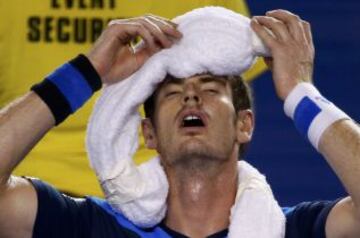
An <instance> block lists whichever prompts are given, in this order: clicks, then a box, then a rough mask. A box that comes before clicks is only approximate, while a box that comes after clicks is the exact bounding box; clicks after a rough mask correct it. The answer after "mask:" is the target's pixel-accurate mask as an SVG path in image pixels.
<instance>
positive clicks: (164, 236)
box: [30, 179, 337, 238]
mask: <svg viewBox="0 0 360 238" xmlns="http://www.w3.org/2000/svg"><path fill="white" fill-rule="evenodd" d="M30 181H31V182H32V184H33V185H34V187H35V189H36V192H37V195H38V212H37V215H36V220H35V225H34V230H33V238H45V237H46V238H60V237H62V238H65V237H66V238H75V237H76V238H82V237H83V238H140V237H142V238H170V237H175V238H180V237H181V238H183V237H186V236H185V235H183V234H180V233H178V232H176V231H173V230H171V229H170V228H168V227H166V226H165V224H163V223H160V224H159V225H157V226H154V227H152V228H147V229H142V228H139V227H136V226H135V225H134V224H132V223H131V222H130V221H129V220H127V219H126V218H125V217H124V216H122V215H121V214H119V213H117V212H115V211H114V210H113V209H112V208H111V207H110V205H109V204H107V203H106V201H104V200H102V199H99V198H95V197H87V198H73V197H69V196H66V195H64V194H61V193H60V192H59V191H57V190H56V189H54V188H53V187H51V186H50V185H48V184H46V183H44V182H42V181H40V180H37V179H31V180H30ZM336 202H337V201H315V202H303V203H300V204H298V205H296V206H294V207H289V208H283V212H284V214H285V216H286V238H312V237H313V238H315V237H316V238H325V223H326V219H327V216H328V214H329V212H330V210H331V208H332V207H333V206H334V205H335V204H336ZM227 232H228V231H227V230H223V231H219V232H217V233H216V234H213V235H211V236H208V238H224V237H226V236H227Z"/></svg>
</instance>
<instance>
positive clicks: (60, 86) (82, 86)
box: [31, 55, 101, 125]
mask: <svg viewBox="0 0 360 238" xmlns="http://www.w3.org/2000/svg"><path fill="white" fill-rule="evenodd" d="M100 88H101V79H100V76H99V75H98V73H97V72H96V70H95V69H94V67H93V66H92V64H91V62H90V61H89V60H88V58H87V57H86V56H84V55H79V56H77V57H76V58H74V59H73V60H71V61H70V62H69V63H66V64H64V65H62V66H61V67H59V68H58V69H56V70H55V71H54V72H53V73H51V74H50V75H48V76H47V77H46V78H45V80H43V81H42V82H41V83H39V84H36V85H34V86H33V87H31V90H32V91H34V92H35V93H36V94H38V95H39V97H40V98H41V99H42V100H43V101H44V102H45V103H46V104H47V106H48V107H49V108H50V110H51V112H52V114H53V115H54V118H55V124H56V125H58V124H60V123H61V122H62V121H64V120H65V119H66V118H67V117H68V116H69V115H70V114H72V113H74V112H75V111H76V110H77V109H79V108H80V107H81V106H82V105H83V104H84V103H85V102H86V101H87V100H88V99H89V98H90V97H91V96H92V94H93V93H94V92H96V91H97V90H99V89H100Z"/></svg>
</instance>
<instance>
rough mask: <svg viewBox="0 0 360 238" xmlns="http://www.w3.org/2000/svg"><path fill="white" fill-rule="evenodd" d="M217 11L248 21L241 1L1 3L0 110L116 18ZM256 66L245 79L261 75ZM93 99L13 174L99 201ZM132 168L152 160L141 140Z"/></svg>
mask: <svg viewBox="0 0 360 238" xmlns="http://www.w3.org/2000/svg"><path fill="white" fill-rule="evenodd" d="M208 5H217V6H224V7H227V8H230V9H233V10H235V11H237V12H239V13H242V14H244V15H248V10H247V7H246V4H245V2H244V1H243V0H221V1H220V0H204V1H201V0H192V1H186V0H185V1H184V0H176V1H175V0H170V1H169V0H161V1H160V0H159V1H155V0H154V1H151V0H136V1H134V0H31V1H24V0H12V1H1V2H0V16H1V21H0V52H1V57H0V107H3V106H5V105H6V104H7V103H9V102H10V101H12V100H14V99H15V98H16V97H18V96H21V95H23V94H24V93H26V92H27V91H28V90H29V88H30V87H31V86H32V85H33V84H35V83H36V82H39V81H40V80H42V79H43V78H44V77H45V76H46V75H47V74H48V73H50V72H52V71H53V70H54V69H55V68H56V67H58V66H59V65H61V64H63V63H64V62H66V61H67V60H69V59H71V58H73V57H74V56H76V55H77V54H79V53H86V52H87V51H88V50H89V48H90V47H91V45H92V43H93V42H94V41H95V40H96V38H97V37H98V36H99V35H100V33H101V31H102V30H103V29H104V28H105V27H106V25H107V23H108V22H109V20H111V19H114V18H129V17H134V16H139V15H143V14H146V13H152V14H156V15H160V16H163V17H167V18H173V17H175V16H177V15H180V14H183V13H185V12H187V11H189V10H191V9H194V8H198V7H203V6H208ZM264 68H265V67H264V65H263V63H260V64H257V65H255V66H254V67H253V69H252V70H251V71H250V72H249V73H248V74H247V75H246V78H248V79H251V78H253V77H254V76H255V75H256V74H258V73H260V72H261V71H263V70H264ZM95 100H96V96H95V97H93V98H92V99H91V100H90V102H88V103H87V104H86V105H85V106H84V107H83V108H81V109H80V110H79V111H78V112H77V113H76V114H75V115H73V116H71V117H70V118H69V119H67V120H66V121H65V122H64V123H63V124H62V125H60V126H59V127H57V128H55V129H53V130H52V131H51V132H50V133H48V134H47V135H46V136H45V138H44V139H43V140H42V141H41V142H40V143H39V144H38V145H37V146H36V147H35V148H34V149H33V150H32V152H31V153H30V154H29V155H28V156H27V158H26V159H25V160H24V162H22V163H21V165H20V166H19V167H18V168H17V169H16V171H15V173H16V174H17V175H28V176H34V177H39V178H41V179H43V180H45V181H47V182H49V183H51V184H53V185H54V186H56V187H57V188H59V189H60V190H63V191H68V192H71V193H75V194H79V195H83V194H91V195H97V196H101V194H102V193H101V190H100V188H99V186H98V184H97V181H96V178H95V175H94V173H93V171H92V170H91V169H90V167H89V163H88V160H87V154H86V151H85V146H84V140H85V129H86V124H87V121H88V118H89V115H90V113H91V109H92V105H93V103H94V101H95ZM140 140H141V147H140V149H139V151H138V153H137V155H136V162H137V163H140V162H141V161H144V160H146V159H147V158H149V157H151V156H152V155H154V153H153V152H151V151H148V150H146V149H144V146H143V140H142V139H140Z"/></svg>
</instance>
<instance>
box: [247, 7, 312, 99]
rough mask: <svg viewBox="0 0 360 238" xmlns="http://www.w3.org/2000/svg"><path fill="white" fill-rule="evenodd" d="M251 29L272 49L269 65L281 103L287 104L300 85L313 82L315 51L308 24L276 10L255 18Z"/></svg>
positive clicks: (290, 14) (294, 16)
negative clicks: (284, 101)
mask: <svg viewBox="0 0 360 238" xmlns="http://www.w3.org/2000/svg"><path fill="white" fill-rule="evenodd" d="M251 26H252V29H253V30H254V31H255V32H256V33H257V35H258V36H259V37H260V38H261V40H262V41H263V42H264V44H265V45H266V46H267V47H268V48H269V49H270V52H271V55H272V57H271V58H265V62H266V64H267V65H268V67H269V68H270V69H271V70H272V72H273V80H274V84H275V89H276V92H277V95H278V96H279V98H280V99H282V100H285V99H286V97H287V96H288V94H289V93H290V92H291V90H292V89H293V88H294V87H295V86H296V85H297V84H298V83H300V82H311V81H312V74H313V64H314V55H315V50H314V44H313V40H312V35H311V29H310V24H309V23H308V22H306V21H303V20H302V19H300V18H299V16H297V15H294V14H292V13H291V12H288V11H285V10H274V11H269V12H267V13H266V16H255V17H253V19H252V21H251ZM266 28H268V29H266ZM269 30H270V31H271V32H272V33H273V34H271V33H270V32H269Z"/></svg>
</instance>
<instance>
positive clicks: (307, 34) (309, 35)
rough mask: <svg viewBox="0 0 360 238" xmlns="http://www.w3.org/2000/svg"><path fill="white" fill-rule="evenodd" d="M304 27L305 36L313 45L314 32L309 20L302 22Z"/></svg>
mask: <svg viewBox="0 0 360 238" xmlns="http://www.w3.org/2000/svg"><path fill="white" fill-rule="evenodd" d="M301 23H302V25H303V28H304V34H305V38H306V41H307V42H308V44H310V45H312V44H313V37H312V33H311V25H310V23H309V22H307V21H302V22H301Z"/></svg>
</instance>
